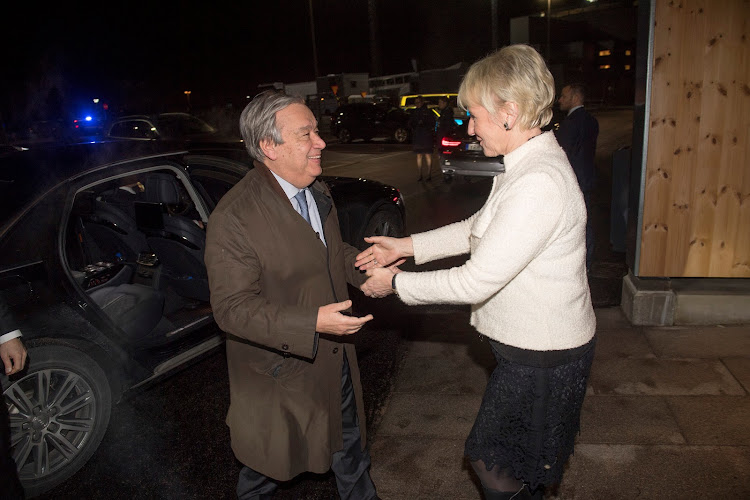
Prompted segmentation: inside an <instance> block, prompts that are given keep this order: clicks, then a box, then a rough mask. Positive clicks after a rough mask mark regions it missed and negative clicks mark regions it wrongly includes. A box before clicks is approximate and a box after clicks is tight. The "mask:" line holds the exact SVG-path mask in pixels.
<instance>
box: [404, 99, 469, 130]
mask: <svg viewBox="0 0 750 500" xmlns="http://www.w3.org/2000/svg"><path fill="white" fill-rule="evenodd" d="M419 96H422V98H423V99H424V100H425V102H426V103H427V107H428V108H430V109H431V110H432V112H433V113H435V116H437V117H439V116H440V109H438V99H440V98H441V97H443V96H445V97H447V98H448V106H450V107H452V108H453V116H454V117H455V118H454V119H455V120H456V123H457V124H458V125H461V124H462V123H463V122H464V121H465V120H466V119H467V117H466V113H465V112H464V111H463V110H462V109H461V108H460V107H459V106H458V101H457V97H458V94H451V93H446V94H411V95H402V96H401V97H400V100H399V107H400V108H401V109H403V110H404V111H406V112H407V113H408V112H409V111H410V110H412V109H414V108H416V107H417V106H416V104H415V101H416V100H417V97H419Z"/></svg>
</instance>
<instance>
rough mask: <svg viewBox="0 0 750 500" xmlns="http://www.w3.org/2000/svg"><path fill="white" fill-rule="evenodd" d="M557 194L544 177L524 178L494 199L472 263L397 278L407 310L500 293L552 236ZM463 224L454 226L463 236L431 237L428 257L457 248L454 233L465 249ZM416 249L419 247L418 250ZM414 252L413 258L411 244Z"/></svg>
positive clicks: (559, 200) (559, 203)
mask: <svg viewBox="0 0 750 500" xmlns="http://www.w3.org/2000/svg"><path fill="white" fill-rule="evenodd" d="M559 189H560V188H559V187H558V185H557V184H556V183H555V181H554V180H553V179H552V178H551V177H550V176H549V175H548V174H544V173H535V174H527V175H525V176H523V177H521V178H519V179H518V180H516V181H515V182H514V183H513V185H512V186H509V189H508V190H507V191H506V192H505V194H504V195H503V198H502V199H501V200H498V203H497V205H496V206H495V207H494V214H493V216H492V220H491V221H490V223H489V225H488V226H487V229H486V230H485V232H484V234H482V235H481V239H480V240H479V241H478V243H477V245H476V247H475V248H474V250H473V252H472V255H471V258H470V259H469V260H468V261H467V262H466V263H465V264H464V265H462V266H459V267H454V268H452V269H446V270H440V271H431V272H424V273H409V272H404V273H401V274H399V277H398V293H399V296H400V297H401V300H403V301H404V302H405V303H407V304H410V305H417V304H436V303H438V304H439V303H448V304H478V303H481V302H483V301H485V300H487V299H488V298H490V297H491V296H492V295H494V294H495V293H497V292H498V291H500V290H501V289H502V288H503V287H504V286H505V285H506V284H507V283H508V282H509V281H510V280H512V279H513V278H514V277H515V276H516V275H517V274H518V273H519V272H520V271H521V270H522V269H523V268H524V267H526V266H527V265H528V264H529V262H531V261H532V260H533V259H534V258H535V257H536V256H537V255H538V254H539V253H540V252H541V251H542V250H543V249H544V248H545V246H546V245H547V243H548V241H549V239H550V238H551V237H552V235H553V233H554V232H555V230H556V228H557V225H558V221H559V220H560V218H561V214H562V210H563V204H562V196H561V193H560V192H559ZM469 220H471V219H467V221H469ZM467 221H464V222H461V223H457V224H458V226H457V227H460V228H461V229H462V230H463V231H464V232H462V233H457V231H458V230H457V229H456V230H455V231H456V233H453V232H448V231H445V232H442V233H437V234H436V235H430V241H429V245H430V247H429V251H431V252H430V255H431V256H434V255H436V254H443V253H445V251H444V249H445V248H453V247H456V246H457V245H458V243H456V242H455V241H453V240H458V239H459V238H458V235H459V234H460V235H461V236H462V240H466V245H468V244H469V243H468V239H469V237H470V231H471V225H470V224H469V225H468V228H467V227H466V226H464V225H463V224H465V223H467ZM450 227H451V226H447V227H446V228H443V229H448V228H450ZM437 231H440V230H436V231H435V232H437ZM432 232H433V231H431V232H430V233H432ZM438 234H439V235H440V236H442V238H441V239H438V238H437V235H438ZM454 235H455V236H454ZM451 238H453V240H452V239H451ZM462 243H463V241H462ZM421 245H422V243H421V242H420V249H421ZM414 248H415V256H416V255H417V244H416V241H415V246H414ZM427 251H428V250H425V252H427Z"/></svg>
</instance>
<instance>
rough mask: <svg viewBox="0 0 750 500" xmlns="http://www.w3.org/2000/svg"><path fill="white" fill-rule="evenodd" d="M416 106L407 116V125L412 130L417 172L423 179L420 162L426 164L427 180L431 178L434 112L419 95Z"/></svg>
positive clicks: (420, 178)
mask: <svg viewBox="0 0 750 500" xmlns="http://www.w3.org/2000/svg"><path fill="white" fill-rule="evenodd" d="M415 104H416V106H417V107H416V108H414V110H413V111H412V113H411V116H410V117H409V127H411V130H412V150H413V151H414V153H416V155H417V172H419V179H418V180H420V181H421V180H423V179H424V177H423V176H422V162H423V161H424V163H426V164H427V180H428V181H429V180H430V179H432V151H433V149H434V147H435V138H434V137H435V113H433V112H432V110H431V109H430V108H428V107H427V104H426V103H425V101H424V98H423V97H422V96H421V95H420V96H418V97H417V99H416V101H415Z"/></svg>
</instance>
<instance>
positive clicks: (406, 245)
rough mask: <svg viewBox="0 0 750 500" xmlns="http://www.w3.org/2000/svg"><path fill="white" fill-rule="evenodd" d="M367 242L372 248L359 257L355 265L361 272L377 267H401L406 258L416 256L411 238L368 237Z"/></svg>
mask: <svg viewBox="0 0 750 500" xmlns="http://www.w3.org/2000/svg"><path fill="white" fill-rule="evenodd" d="M365 241H366V242H367V243H372V246H371V247H370V248H368V249H367V250H365V251H364V252H362V253H360V254H359V255H357V260H356V262H355V263H354V265H355V266H356V267H357V268H359V270H360V271H366V270H368V269H373V268H376V267H390V266H399V265H401V264H403V263H404V262H405V259H404V258H405V257H411V256H412V255H414V247H413V245H412V241H411V238H410V237H406V238H390V237H388V236H368V237H367V238H365Z"/></svg>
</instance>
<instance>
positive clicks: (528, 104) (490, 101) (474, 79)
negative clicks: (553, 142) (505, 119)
mask: <svg viewBox="0 0 750 500" xmlns="http://www.w3.org/2000/svg"><path fill="white" fill-rule="evenodd" d="M458 102H459V104H460V105H461V107H462V108H463V109H467V108H468V107H469V106H471V105H474V104H476V105H479V106H482V107H483V108H485V109H486V110H487V111H488V112H489V113H490V115H491V116H495V114H496V112H497V111H498V109H499V108H502V106H503V105H504V104H505V103H506V102H514V103H516V105H517V106H518V117H517V119H516V125H518V126H520V127H521V128H522V129H526V130H528V129H532V128H536V127H544V126H545V125H547V124H548V123H549V122H550V120H551V119H552V105H553V104H554V102H555V80H554V78H552V73H550V71H549V69H547V64H546V63H545V62H544V59H542V56H540V55H539V52H537V51H536V50H535V49H534V48H533V47H530V46H528V45H520V44H519V45H509V46H507V47H503V48H502V49H500V50H498V51H497V52H495V53H493V54H490V55H488V56H487V57H485V58H484V59H480V60H479V61H477V62H475V63H474V64H472V65H471V67H470V68H469V71H468V72H467V73H466V76H465V77H464V79H463V81H462V82H461V87H460V88H459V90H458Z"/></svg>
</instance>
